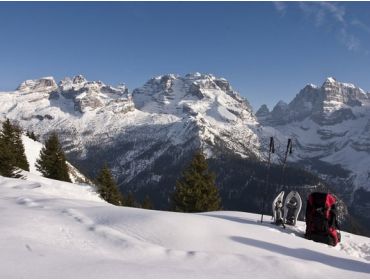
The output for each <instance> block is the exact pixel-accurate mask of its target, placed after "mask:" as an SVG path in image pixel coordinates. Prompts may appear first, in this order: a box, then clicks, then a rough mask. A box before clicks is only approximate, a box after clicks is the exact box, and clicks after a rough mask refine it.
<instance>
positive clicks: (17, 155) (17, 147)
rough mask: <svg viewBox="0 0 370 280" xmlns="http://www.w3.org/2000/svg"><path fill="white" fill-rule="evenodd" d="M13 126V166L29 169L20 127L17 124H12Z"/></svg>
mask: <svg viewBox="0 0 370 280" xmlns="http://www.w3.org/2000/svg"><path fill="white" fill-rule="evenodd" d="M13 128H14V160H15V166H16V167H19V168H21V169H23V170H26V171H30V166H29V164H28V161H27V157H26V152H25V149H24V145H23V141H22V129H21V128H20V127H19V126H17V125H13Z"/></svg>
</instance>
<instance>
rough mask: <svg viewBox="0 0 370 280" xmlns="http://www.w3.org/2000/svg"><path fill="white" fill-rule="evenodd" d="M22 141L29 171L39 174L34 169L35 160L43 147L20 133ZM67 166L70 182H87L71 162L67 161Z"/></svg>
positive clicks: (39, 173)
mask: <svg viewBox="0 0 370 280" xmlns="http://www.w3.org/2000/svg"><path fill="white" fill-rule="evenodd" d="M22 142H23V145H24V150H25V154H26V158H27V161H28V164H29V167H30V173H32V174H36V175H41V172H40V171H38V170H37V169H36V160H37V159H38V158H39V156H40V151H41V149H42V147H43V145H42V144H41V143H40V142H38V141H35V140H33V139H31V138H29V137H27V136H26V135H22ZM67 165H68V168H69V177H70V178H71V181H72V183H83V182H89V179H87V178H86V177H85V176H84V175H83V174H81V172H80V171H79V170H78V169H77V168H76V167H74V166H73V165H72V164H70V163H69V162H67Z"/></svg>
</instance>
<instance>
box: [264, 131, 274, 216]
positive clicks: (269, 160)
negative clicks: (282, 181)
mask: <svg viewBox="0 0 370 280" xmlns="http://www.w3.org/2000/svg"><path fill="white" fill-rule="evenodd" d="M273 153H275V145H274V137H270V148H269V157H268V161H267V177H266V186H265V192H263V191H262V194H263V197H262V206H261V223H262V222H263V210H264V209H265V197H266V192H267V189H268V184H269V179H270V166H271V154H273Z"/></svg>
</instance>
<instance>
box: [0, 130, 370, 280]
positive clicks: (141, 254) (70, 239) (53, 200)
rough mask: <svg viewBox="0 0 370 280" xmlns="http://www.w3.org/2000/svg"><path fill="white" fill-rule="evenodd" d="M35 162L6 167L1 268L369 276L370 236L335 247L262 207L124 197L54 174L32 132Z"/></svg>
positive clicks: (112, 273) (54, 273)
mask: <svg viewBox="0 0 370 280" xmlns="http://www.w3.org/2000/svg"><path fill="white" fill-rule="evenodd" d="M23 142H24V144H25V151H26V156H27V159H28V162H29V163H30V172H24V173H23V174H24V176H25V180H21V179H11V178H5V177H1V176H0V225H1V230H0V278H370V239H369V238H366V237H362V236H357V235H353V234H349V233H346V232H342V242H341V243H340V244H338V245H337V246H336V247H334V248H333V247H330V246H328V245H325V244H321V243H315V242H313V241H310V240H306V239H304V238H303V234H304V231H305V224H304V223H303V222H299V223H298V226H297V227H296V228H290V227H288V226H287V229H285V230H284V229H283V228H281V227H277V226H275V225H272V224H270V222H271V217H266V216H265V218H264V223H262V224H261V223H260V222H259V220H260V215H257V214H251V213H243V212H231V211H219V212H211V213H200V214H184V213H174V212H165V211H152V210H143V209H136V208H128V207H117V206H113V205H111V204H108V203H107V202H105V201H103V200H102V199H100V197H99V196H98V194H97V193H96V192H95V191H94V189H93V187H91V186H88V185H78V184H71V183H66V182H60V181H55V180H50V179H46V178H43V177H41V176H40V174H39V172H38V171H37V170H36V168H35V166H34V164H35V162H36V158H37V157H38V155H39V152H40V149H41V147H42V145H41V144H40V143H38V142H35V141H33V140H31V139H29V138H27V137H25V136H24V137H23Z"/></svg>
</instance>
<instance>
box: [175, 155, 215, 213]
mask: <svg viewBox="0 0 370 280" xmlns="http://www.w3.org/2000/svg"><path fill="white" fill-rule="evenodd" d="M173 206H174V210H175V211H178V212H189V213H191V212H206V211H216V210H220V209H221V199H220V196H219V192H218V189H217V187H216V185H215V175H214V174H213V173H210V172H209V170H208V164H207V161H206V159H205V157H204V155H203V154H202V153H201V152H200V151H198V152H196V153H195V155H194V157H193V159H192V161H191V163H190V165H189V166H188V167H187V168H186V169H185V170H184V172H183V174H182V177H181V178H180V179H179V180H177V182H176V188H175V193H174V195H173Z"/></svg>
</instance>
